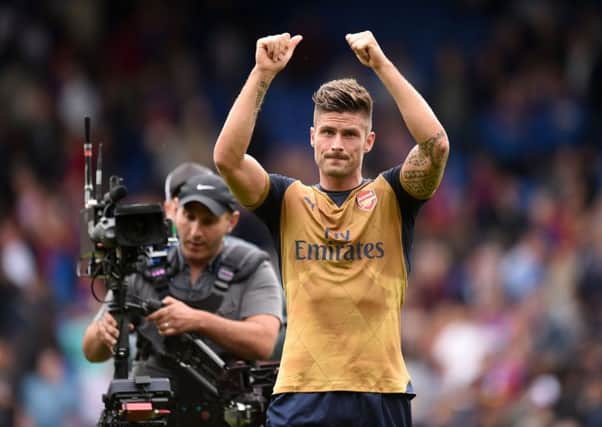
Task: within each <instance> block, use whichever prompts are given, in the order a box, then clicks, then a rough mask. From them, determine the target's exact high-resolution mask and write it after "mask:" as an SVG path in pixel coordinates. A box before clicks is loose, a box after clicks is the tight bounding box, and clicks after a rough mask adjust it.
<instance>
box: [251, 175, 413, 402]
mask: <svg viewBox="0 0 602 427" xmlns="http://www.w3.org/2000/svg"><path fill="white" fill-rule="evenodd" d="M399 171H400V168H399V167H396V168H393V169H391V170H389V171H387V172H385V173H383V174H381V175H379V176H378V177H377V178H376V179H375V180H373V181H366V182H364V183H363V184H362V185H360V186H359V187H357V188H355V189H353V190H351V191H350V192H345V193H344V194H343V195H342V196H343V199H344V200H341V201H340V202H341V203H340V204H337V202H335V200H334V199H333V198H332V197H331V196H332V194H328V193H326V192H324V191H322V190H321V189H320V188H319V187H318V186H307V185H304V184H302V183H301V182H300V181H294V180H292V179H291V178H286V177H282V176H279V175H270V177H269V179H270V185H269V189H268V192H267V193H266V194H265V195H264V197H262V199H261V201H260V203H259V206H257V209H255V212H256V213H257V214H258V216H259V217H260V218H263V219H264V220H265V221H266V223H267V224H268V227H269V228H270V229H271V231H272V233H273V234H274V237H275V241H276V244H277V245H276V246H277V248H278V251H279V256H280V262H281V273H282V280H283V284H284V289H285V293H286V302H287V313H288V326H287V331H286V338H285V343H284V349H283V356H282V360H281V365H280V372H279V374H278V379H277V382H276V385H275V389H274V393H285V392H322V391H342V390H343V391H360V392H378V393H403V392H407V391H409V390H408V384H409V382H410V377H409V374H408V372H407V369H406V366H405V363H404V361H403V357H402V352H401V330H400V328H401V308H402V305H403V301H404V293H405V289H406V286H407V266H406V264H407V259H408V258H407V249H408V248H406V249H405V250H404V245H405V246H408V245H409V244H410V241H411V233H412V231H411V230H412V227H413V222H414V217H415V214H416V212H417V210H418V208H419V206H420V205H421V204H422V201H418V200H415V199H412V198H411V197H410V196H409V195H407V193H405V191H404V190H403V189H402V187H401V185H400V184H399ZM345 196H346V197H345ZM403 205H408V206H407V207H404V206H403ZM250 208H254V207H250ZM404 219H407V222H408V224H405V226H404ZM404 233H407V234H408V236H405V235H404Z"/></svg>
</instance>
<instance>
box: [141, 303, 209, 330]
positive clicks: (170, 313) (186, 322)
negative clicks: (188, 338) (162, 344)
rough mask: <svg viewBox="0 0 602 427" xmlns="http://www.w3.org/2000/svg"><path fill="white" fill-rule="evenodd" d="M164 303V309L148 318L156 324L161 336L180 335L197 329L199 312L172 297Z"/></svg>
mask: <svg viewBox="0 0 602 427" xmlns="http://www.w3.org/2000/svg"><path fill="white" fill-rule="evenodd" d="M162 302H163V307H162V308H160V309H159V310H157V311H155V312H154V313H152V314H151V315H149V316H147V318H146V320H148V321H151V322H154V323H155V325H156V326H157V330H158V331H159V334H161V335H178V334H182V333H184V332H190V331H194V330H195V329H196V326H197V324H198V321H197V317H198V314H199V310H195V309H194V308H191V307H189V306H188V305H186V304H184V303H183V302H182V301H180V300H177V299H175V298H172V297H166V298H165V299H163V301H162Z"/></svg>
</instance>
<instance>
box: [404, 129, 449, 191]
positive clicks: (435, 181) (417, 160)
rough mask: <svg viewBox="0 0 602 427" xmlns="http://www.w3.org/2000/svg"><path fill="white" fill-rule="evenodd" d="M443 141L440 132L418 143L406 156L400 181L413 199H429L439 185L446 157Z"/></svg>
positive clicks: (446, 152) (443, 136)
mask: <svg viewBox="0 0 602 427" xmlns="http://www.w3.org/2000/svg"><path fill="white" fill-rule="evenodd" d="M445 139H446V135H445V132H444V131H443V130H442V131H440V132H439V133H437V135H435V136H434V137H432V138H429V139H427V140H426V141H423V142H419V143H418V144H417V145H416V146H415V147H414V148H412V150H411V151H410V153H409V154H408V157H407V159H406V161H405V163H404V165H403V167H402V179H401V181H402V184H403V186H404V187H405V189H406V191H408V193H410V194H411V195H413V196H414V197H417V198H421V199H424V198H427V197H430V196H431V195H432V194H433V192H434V191H435V190H436V188H437V186H438V185H439V182H440V181H441V177H442V176H443V168H444V167H445V163H446V161H447V156H448V150H447V149H443V147H444V146H443V143H444V142H445Z"/></svg>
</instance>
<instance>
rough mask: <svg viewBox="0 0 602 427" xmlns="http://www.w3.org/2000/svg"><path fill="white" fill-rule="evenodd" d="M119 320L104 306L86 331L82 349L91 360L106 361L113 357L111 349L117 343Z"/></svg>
mask: <svg viewBox="0 0 602 427" xmlns="http://www.w3.org/2000/svg"><path fill="white" fill-rule="evenodd" d="M118 337H119V330H118V329H117V322H116V321H115V318H114V317H113V316H111V314H110V313H109V312H108V311H106V309H105V307H103V308H102V309H101V310H100V311H99V312H98V314H97V315H96V317H95V318H94V320H93V321H92V323H90V325H88V328H87V329H86V332H85V333H84V339H83V344H82V349H83V351H84V356H86V359H88V361H90V362H104V361H106V360H108V359H110V358H111V357H112V353H111V349H112V348H113V346H114V345H115V344H116V343H117V338H118Z"/></svg>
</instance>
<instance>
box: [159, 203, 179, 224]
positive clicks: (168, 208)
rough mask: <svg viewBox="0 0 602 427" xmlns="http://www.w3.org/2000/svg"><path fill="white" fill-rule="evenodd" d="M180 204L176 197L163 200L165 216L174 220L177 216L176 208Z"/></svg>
mask: <svg viewBox="0 0 602 427" xmlns="http://www.w3.org/2000/svg"><path fill="white" fill-rule="evenodd" d="M177 207H178V204H177V202H176V200H175V199H171V200H165V201H164V202H163V210H164V211H165V218H169V219H171V220H172V221H174V220H175V218H176V209H177Z"/></svg>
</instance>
